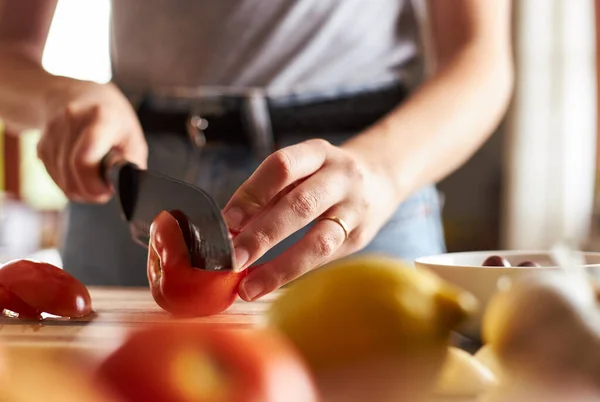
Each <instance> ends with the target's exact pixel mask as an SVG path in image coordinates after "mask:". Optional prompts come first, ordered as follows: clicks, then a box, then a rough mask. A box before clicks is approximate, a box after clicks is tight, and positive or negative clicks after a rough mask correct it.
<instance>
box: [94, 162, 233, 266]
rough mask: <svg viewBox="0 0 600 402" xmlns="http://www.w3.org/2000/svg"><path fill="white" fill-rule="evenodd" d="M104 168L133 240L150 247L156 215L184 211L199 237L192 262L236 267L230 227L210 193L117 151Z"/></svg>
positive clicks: (191, 251) (105, 175)
mask: <svg viewBox="0 0 600 402" xmlns="http://www.w3.org/2000/svg"><path fill="white" fill-rule="evenodd" d="M101 169H102V170H101V174H102V177H103V178H104V180H105V181H106V182H107V184H109V185H110V186H111V187H112V188H113V189H114V191H115V194H116V197H117V199H118V201H119V204H120V207H121V214H122V218H123V219H124V220H125V221H127V222H129V226H130V230H131V233H132V236H133V238H134V240H136V241H137V242H138V243H140V244H141V245H143V246H145V247H148V241H149V239H150V225H151V223H152V221H153V220H154V218H155V217H156V216H157V215H158V214H159V213H160V212H162V211H181V212H182V213H183V214H185V215H186V217H187V218H188V220H189V226H190V227H189V229H190V233H191V235H192V236H195V237H196V239H197V240H199V241H192V242H191V243H192V244H194V245H195V246H192V248H193V249H191V250H190V253H191V254H192V255H191V257H192V261H198V260H203V261H205V264H204V265H205V266H203V267H196V268H198V269H206V270H210V271H225V270H232V269H233V245H232V242H231V238H230V236H229V229H228V227H227V225H226V224H225V220H224V219H223V215H222V214H221V210H220V208H219V207H218V206H217V204H216V202H215V201H214V200H213V199H212V197H210V195H209V194H208V193H206V192H205V191H204V190H202V189H200V188H198V187H195V186H192V185H190V184H187V183H185V182H182V181H179V180H175V179H172V178H170V177H167V176H164V175H161V174H158V173H155V172H151V171H148V170H142V169H139V168H138V167H137V166H136V165H135V164H133V163H131V162H127V161H125V160H123V159H122V158H121V156H120V154H119V153H118V152H116V151H111V152H109V153H108V154H107V155H106V156H105V157H104V158H103V159H102V162H101ZM182 229H183V228H182ZM198 257H199V258H198ZM194 265H200V264H194Z"/></svg>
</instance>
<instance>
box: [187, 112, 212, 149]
mask: <svg viewBox="0 0 600 402" xmlns="http://www.w3.org/2000/svg"><path fill="white" fill-rule="evenodd" d="M207 128H208V120H206V119H205V118H203V117H202V116H200V115H199V114H198V113H197V112H192V113H190V116H189V117H188V120H187V124H186V129H187V134H188V137H189V139H190V141H191V142H192V144H193V145H194V146H195V147H196V148H198V149H202V148H203V147H204V146H205V145H206V134H204V130H206V129H207Z"/></svg>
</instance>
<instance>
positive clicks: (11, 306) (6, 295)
mask: <svg viewBox="0 0 600 402" xmlns="http://www.w3.org/2000/svg"><path fill="white" fill-rule="evenodd" d="M3 310H10V311H12V312H13V313H17V314H19V318H22V319H32V320H40V319H41V318H42V316H41V313H42V312H41V311H38V310H36V309H35V308H33V307H31V306H30V305H29V304H27V303H25V302H24V301H23V299H21V298H20V297H19V296H17V295H16V294H14V293H13V292H11V291H10V290H8V289H7V288H6V287H5V286H2V285H0V313H1V312H2V311H3Z"/></svg>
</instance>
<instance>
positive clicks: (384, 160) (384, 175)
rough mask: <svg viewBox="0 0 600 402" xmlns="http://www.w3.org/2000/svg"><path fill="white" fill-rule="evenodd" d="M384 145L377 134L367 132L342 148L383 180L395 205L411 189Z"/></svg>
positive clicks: (347, 142) (352, 139)
mask: <svg viewBox="0 0 600 402" xmlns="http://www.w3.org/2000/svg"><path fill="white" fill-rule="evenodd" d="M382 144H383V143H382V142H381V141H380V140H378V139H377V138H376V134H375V133H373V132H365V133H362V134H359V135H358V136H356V137H353V138H351V139H350V140H348V141H346V142H345V143H343V144H342V145H341V148H342V149H344V150H346V151H348V152H350V153H352V154H353V155H355V156H356V157H357V158H358V159H359V160H360V161H361V162H362V163H364V165H365V166H367V168H368V170H369V171H370V172H371V173H372V174H373V175H375V176H376V177H379V178H381V179H382V181H383V182H384V183H385V185H386V187H387V190H388V191H390V193H391V196H392V197H393V201H394V203H396V204H399V203H400V202H402V201H403V200H404V199H405V198H406V197H407V195H408V193H409V189H408V186H407V185H405V183H406V180H404V179H403V178H402V177H400V176H401V173H400V174H398V173H397V169H396V166H395V164H394V162H393V161H394V160H395V159H397V158H395V157H391V158H390V156H389V155H387V154H386V151H385V146H384V145H382Z"/></svg>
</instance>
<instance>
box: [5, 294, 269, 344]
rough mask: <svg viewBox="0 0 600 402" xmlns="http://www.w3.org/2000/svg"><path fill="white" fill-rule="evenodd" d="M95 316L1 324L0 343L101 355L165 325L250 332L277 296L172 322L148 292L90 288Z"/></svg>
mask: <svg viewBox="0 0 600 402" xmlns="http://www.w3.org/2000/svg"><path fill="white" fill-rule="evenodd" d="M89 291H90V294H91V296H92V306H93V309H94V312H95V314H94V315H93V316H91V317H85V318H82V319H73V320H46V321H44V322H41V323H37V322H26V321H22V320H18V319H10V318H0V343H2V344H4V345H8V346H9V347H25V348H53V349H63V348H67V349H72V348H83V349H89V350H102V349H106V348H109V349H110V348H111V347H113V346H114V345H116V344H117V343H118V342H119V341H120V340H121V338H122V336H123V335H124V334H125V333H126V332H127V331H128V330H130V329H133V328H135V327H139V326H141V325H144V324H148V323H160V322H165V321H181V322H198V323H202V324H206V325H219V326H226V327H230V328H249V327H252V326H254V325H256V324H257V323H259V322H260V319H261V316H262V314H263V313H264V312H265V311H266V309H267V308H268V306H269V304H270V302H271V301H272V300H273V299H274V298H275V297H277V295H278V293H277V292H275V293H273V294H271V295H268V296H265V297H264V298H262V299H260V300H258V301H255V302H252V303H247V302H244V301H242V300H240V299H238V300H237V301H236V302H235V303H234V304H233V305H232V306H231V307H230V308H229V309H228V310H227V311H225V312H223V313H221V314H218V315H214V316H211V317H203V318H192V319H175V318H173V317H172V316H171V315H170V314H168V313H167V312H165V311H163V310H162V309H161V308H160V307H158V305H157V304H156V303H155V302H154V300H153V299H152V295H151V294H150V290H149V289H148V288H102V287H90V288H89Z"/></svg>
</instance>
